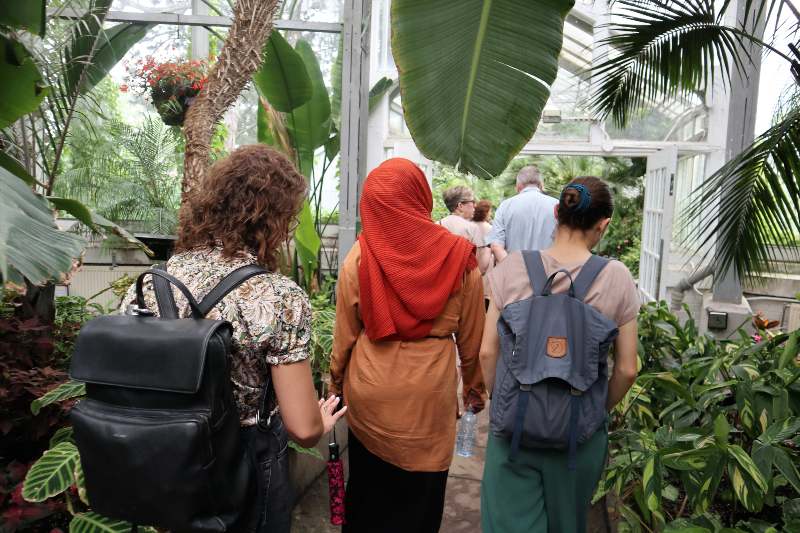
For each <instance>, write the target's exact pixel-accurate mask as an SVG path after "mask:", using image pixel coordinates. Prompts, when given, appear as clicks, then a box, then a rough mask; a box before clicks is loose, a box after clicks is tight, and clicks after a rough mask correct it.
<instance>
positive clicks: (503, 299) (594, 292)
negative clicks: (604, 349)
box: [489, 251, 640, 326]
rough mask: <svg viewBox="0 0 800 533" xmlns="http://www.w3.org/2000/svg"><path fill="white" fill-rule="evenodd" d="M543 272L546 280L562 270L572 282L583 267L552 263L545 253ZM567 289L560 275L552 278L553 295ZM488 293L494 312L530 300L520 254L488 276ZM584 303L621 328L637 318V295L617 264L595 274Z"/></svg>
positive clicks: (506, 259) (515, 254) (627, 272)
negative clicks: (553, 279)
mask: <svg viewBox="0 0 800 533" xmlns="http://www.w3.org/2000/svg"><path fill="white" fill-rule="evenodd" d="M541 254H542V261H543V263H544V271H545V273H546V274H547V275H548V276H549V275H550V274H552V273H553V272H555V271H557V270H560V269H564V270H567V271H568V272H569V273H570V274H571V275H572V278H573V279H575V277H576V276H577V275H578V273H579V272H580V271H581V268H583V263H578V264H572V265H569V264H562V263H559V262H558V261H556V260H555V259H553V257H551V256H550V255H549V254H548V253H547V251H542V252H541ZM567 289H569V280H568V278H567V277H566V276H564V275H559V276H556V278H555V281H554V283H553V292H554V293H559V292H566V291H567ZM489 290H490V292H491V299H492V302H493V303H494V305H495V306H497V308H498V309H503V307H505V306H507V305H508V304H510V303H514V302H517V301H519V300H524V299H525V298H530V296H531V295H532V294H533V288H532V287H531V282H530V278H529V277H528V270H527V269H526V268H525V260H524V259H523V258H522V253H521V252H513V253H511V254H509V255H508V257H506V258H505V259H504V260H503V261H502V262H501V263H499V264H498V265H496V266H495V268H494V270H493V271H492V273H491V274H490V275H489ZM584 302H586V303H587V304H589V305H591V306H592V307H594V308H595V309H597V310H598V311H600V312H601V313H603V314H604V315H605V316H607V317H608V318H610V319H611V320H613V321H614V322H616V323H617V326H624V325H625V324H627V323H628V322H630V321H631V320H635V319H636V316H637V315H638V314H639V305H640V300H639V291H638V289H637V288H636V282H634V280H633V276H631V273H630V271H628V268H627V267H626V266H625V265H623V264H622V263H620V262H619V261H611V262H609V264H608V265H607V266H606V267H605V268H604V269H603V270H602V271H601V272H600V274H598V276H597V279H595V281H594V283H593V284H592V286H591V288H590V289H589V292H588V293H587V295H586V298H585V299H584Z"/></svg>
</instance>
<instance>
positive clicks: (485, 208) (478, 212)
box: [472, 200, 492, 222]
mask: <svg viewBox="0 0 800 533" xmlns="http://www.w3.org/2000/svg"><path fill="white" fill-rule="evenodd" d="M491 208H492V204H491V202H489V200H481V201H480V202H478V203H477V204H475V213H474V214H473V215H472V221H473V222H483V221H485V220H486V219H487V218H488V217H489V210H490V209H491Z"/></svg>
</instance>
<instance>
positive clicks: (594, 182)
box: [558, 176, 614, 231]
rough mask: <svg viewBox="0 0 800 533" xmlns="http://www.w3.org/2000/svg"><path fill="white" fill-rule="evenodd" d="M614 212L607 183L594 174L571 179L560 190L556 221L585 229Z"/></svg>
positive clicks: (612, 200) (609, 216)
mask: <svg viewBox="0 0 800 533" xmlns="http://www.w3.org/2000/svg"><path fill="white" fill-rule="evenodd" d="M613 213H614V199H613V198H612V197H611V191H610V190H609V188H608V185H606V183H605V182H604V181H603V180H601V179H600V178H596V177H594V176H581V177H579V178H575V179H573V180H572V181H571V182H569V183H568V184H567V186H566V187H564V189H563V190H562V191H561V198H559V200H558V223H559V225H562V226H567V227H569V228H574V229H579V230H583V231H586V230H588V229H591V228H592V226H594V225H595V224H597V223H598V222H599V221H600V220H602V219H604V218H611V215H612V214H613Z"/></svg>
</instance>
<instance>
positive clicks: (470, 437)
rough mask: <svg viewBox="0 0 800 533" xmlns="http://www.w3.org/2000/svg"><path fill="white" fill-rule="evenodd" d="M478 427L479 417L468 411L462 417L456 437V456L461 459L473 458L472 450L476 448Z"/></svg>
mask: <svg viewBox="0 0 800 533" xmlns="http://www.w3.org/2000/svg"><path fill="white" fill-rule="evenodd" d="M477 425H478V417H477V416H475V413H473V412H472V409H467V412H466V413H464V415H463V416H462V417H461V423H460V424H459V425H458V434H457V435H456V454H457V455H460V456H461V457H472V448H473V446H475V426H477Z"/></svg>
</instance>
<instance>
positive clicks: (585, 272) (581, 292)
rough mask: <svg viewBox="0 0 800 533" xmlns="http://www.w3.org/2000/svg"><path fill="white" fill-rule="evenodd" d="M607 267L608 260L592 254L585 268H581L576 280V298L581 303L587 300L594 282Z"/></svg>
mask: <svg viewBox="0 0 800 533" xmlns="http://www.w3.org/2000/svg"><path fill="white" fill-rule="evenodd" d="M607 265H608V259H606V258H604V257H600V256H599V255H594V254H592V256H591V257H590V258H589V260H588V261H586V263H585V264H584V265H583V268H581V271H580V273H579V274H578V277H577V278H575V298H577V299H578V300H581V301H583V299H584V298H586V295H587V294H588V293H589V289H591V288H592V284H593V283H594V280H595V279H597V276H598V275H599V274H600V272H602V271H603V269H604V268H605V267H606V266H607Z"/></svg>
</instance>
